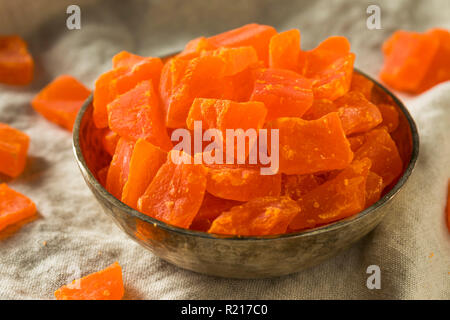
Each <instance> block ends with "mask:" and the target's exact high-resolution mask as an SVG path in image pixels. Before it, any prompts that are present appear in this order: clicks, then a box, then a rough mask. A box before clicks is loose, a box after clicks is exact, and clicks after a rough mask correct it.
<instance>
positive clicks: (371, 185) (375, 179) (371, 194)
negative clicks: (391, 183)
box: [365, 171, 383, 208]
mask: <svg viewBox="0 0 450 320" xmlns="http://www.w3.org/2000/svg"><path fill="white" fill-rule="evenodd" d="M382 191H383V178H381V177H380V176H379V175H377V174H376V173H374V172H372V171H370V172H369V174H368V175H367V181H366V205H365V207H366V208H367V207H370V206H371V205H373V204H374V203H375V202H377V201H378V200H380V196H381V192H382Z"/></svg>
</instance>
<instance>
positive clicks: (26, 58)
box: [0, 35, 34, 85]
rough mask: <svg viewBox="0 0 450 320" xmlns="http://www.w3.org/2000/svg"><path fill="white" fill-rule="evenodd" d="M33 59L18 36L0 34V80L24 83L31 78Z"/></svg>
mask: <svg viewBox="0 0 450 320" xmlns="http://www.w3.org/2000/svg"><path fill="white" fill-rule="evenodd" d="M33 69H34V61H33V57H32V56H31V55H30V53H29V52H28V49H27V44H26V42H25V41H24V40H23V39H22V38H21V37H19V36H16V35H12V36H0V82H1V83H6V84H11V85H26V84H29V83H30V82H31V81H32V80H33Z"/></svg>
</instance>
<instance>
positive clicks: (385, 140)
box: [355, 128, 403, 188]
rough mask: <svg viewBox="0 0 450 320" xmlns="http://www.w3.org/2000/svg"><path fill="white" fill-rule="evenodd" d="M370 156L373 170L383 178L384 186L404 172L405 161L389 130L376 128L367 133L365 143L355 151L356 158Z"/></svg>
mask: <svg viewBox="0 0 450 320" xmlns="http://www.w3.org/2000/svg"><path fill="white" fill-rule="evenodd" d="M363 158H369V159H370V160H371V161H372V167H371V169H370V170H371V171H373V172H374V173H376V174H377V175H379V176H380V177H381V178H382V179H383V188H385V187H386V186H388V185H389V184H390V183H391V182H393V181H394V180H395V179H396V178H398V176H399V175H400V174H401V173H402V170H403V163H402V159H401V158H400V155H399V153H398V150H397V146H396V144H395V142H394V140H392V138H391V136H390V135H389V133H388V132H387V130H385V129H383V128H381V129H374V130H372V131H370V132H368V133H367V134H366V135H365V142H364V144H363V145H362V146H361V147H360V148H359V149H358V150H357V151H356V152H355V160H358V159H363Z"/></svg>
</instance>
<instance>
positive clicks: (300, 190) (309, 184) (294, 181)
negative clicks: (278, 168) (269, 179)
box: [281, 174, 324, 200]
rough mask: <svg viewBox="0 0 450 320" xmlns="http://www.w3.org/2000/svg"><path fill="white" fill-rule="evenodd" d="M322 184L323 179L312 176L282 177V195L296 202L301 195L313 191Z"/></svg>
mask: <svg viewBox="0 0 450 320" xmlns="http://www.w3.org/2000/svg"><path fill="white" fill-rule="evenodd" d="M323 182H324V179H323V178H321V177H319V176H317V175H314V174H304V175H298V174H295V175H285V174H283V175H282V183H281V185H282V195H285V196H288V197H289V198H291V199H292V200H297V199H298V198H300V197H301V196H302V195H304V194H306V193H308V192H310V191H312V190H314V189H315V188H317V187H318V186H320V185H321V184H322V183H323Z"/></svg>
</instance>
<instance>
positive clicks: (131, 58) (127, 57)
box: [112, 51, 163, 79]
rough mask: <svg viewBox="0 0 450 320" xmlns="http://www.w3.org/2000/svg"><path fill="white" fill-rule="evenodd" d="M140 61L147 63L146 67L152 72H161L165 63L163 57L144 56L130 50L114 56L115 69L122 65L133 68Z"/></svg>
mask: <svg viewBox="0 0 450 320" xmlns="http://www.w3.org/2000/svg"><path fill="white" fill-rule="evenodd" d="M140 63H145V64H146V69H147V71H148V72H149V73H150V74H160V73H161V69H162V66H163V64H162V61H161V59H160V58H157V57H142V56H138V55H136V54H133V53H130V52H128V51H121V52H119V53H118V54H116V55H115V56H114V57H113V58H112V65H113V69H116V68H121V67H127V68H129V69H132V68H133V66H135V65H137V64H140ZM152 79H153V77H152Z"/></svg>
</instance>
